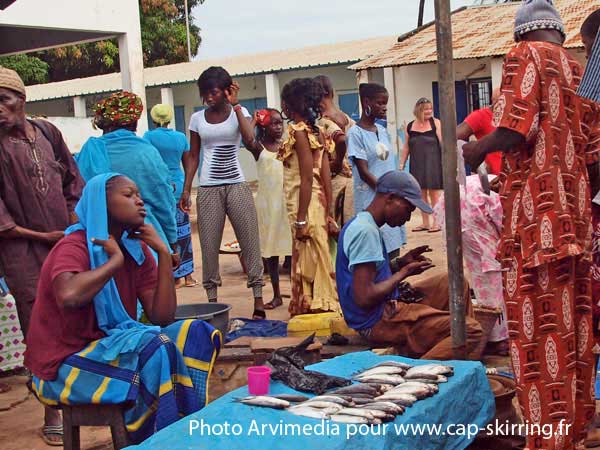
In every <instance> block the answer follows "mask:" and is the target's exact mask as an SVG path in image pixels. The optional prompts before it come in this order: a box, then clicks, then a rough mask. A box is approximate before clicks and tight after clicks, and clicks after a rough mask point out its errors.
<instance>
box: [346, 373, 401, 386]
mask: <svg viewBox="0 0 600 450" xmlns="http://www.w3.org/2000/svg"><path fill="white" fill-rule="evenodd" d="M356 379H357V380H359V381H363V382H367V383H368V382H371V383H384V384H393V385H397V384H401V383H404V382H405V381H406V380H405V379H404V378H402V377H401V376H400V375H371V376H359V377H357V378H356Z"/></svg>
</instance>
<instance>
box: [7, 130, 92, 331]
mask: <svg viewBox="0 0 600 450" xmlns="http://www.w3.org/2000/svg"><path fill="white" fill-rule="evenodd" d="M40 126H45V128H44V129H45V130H46V134H47V135H48V137H49V138H50V139H51V141H52V142H53V143H55V145H54V148H53V145H52V143H51V142H50V141H49V140H48V139H46V137H45V136H44V133H42V131H41V130H40V128H39V127H38V126H36V127H35V130H36V138H35V141H34V142H32V143H30V142H29V141H27V140H24V139H15V138H13V137H8V136H2V137H0V231H6V230H10V229H11V228H14V227H15V226H17V225H18V226H20V227H23V228H28V229H30V230H34V231H39V232H50V231H58V230H64V229H65V228H66V227H67V226H68V225H69V216H70V213H72V212H73V210H74V209H75V205H76V204H77V202H78V200H79V197H80V195H81V190H82V188H83V180H82V178H81V176H80V175H79V170H78V169H77V165H76V164H75V160H74V159H73V157H72V156H71V153H70V152H69V149H68V148H67V145H66V144H65V142H64V140H63V138H62V135H61V133H60V131H59V130H58V129H57V128H56V127H55V126H53V125H51V124H49V123H48V122H44V123H42V124H41V125H40ZM50 248H51V247H50V246H49V245H47V244H45V243H43V242H40V241H33V240H28V239H0V274H2V275H3V276H4V278H5V280H6V283H7V284H8V287H9V289H10V291H11V293H12V295H13V296H14V297H15V300H16V303H17V310H18V313H19V321H20V323H21V328H22V329H23V334H26V333H27V329H28V326H29V318H30V316H31V308H32V306H33V302H34V300H35V294H36V287H37V281H38V277H39V274H40V270H41V268H42V264H43V262H44V260H45V259H46V256H47V255H48V252H49V251H50Z"/></svg>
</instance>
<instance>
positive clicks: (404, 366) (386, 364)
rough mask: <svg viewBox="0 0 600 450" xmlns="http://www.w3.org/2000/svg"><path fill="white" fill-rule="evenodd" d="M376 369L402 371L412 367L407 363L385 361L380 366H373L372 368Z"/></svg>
mask: <svg viewBox="0 0 600 450" xmlns="http://www.w3.org/2000/svg"><path fill="white" fill-rule="evenodd" d="M375 367H400V368H401V369H404V370H408V369H410V368H411V367H412V366H411V365H410V364H406V363H403V362H399V361H383V362H380V363H379V364H377V365H375V366H373V367H372V368H375Z"/></svg>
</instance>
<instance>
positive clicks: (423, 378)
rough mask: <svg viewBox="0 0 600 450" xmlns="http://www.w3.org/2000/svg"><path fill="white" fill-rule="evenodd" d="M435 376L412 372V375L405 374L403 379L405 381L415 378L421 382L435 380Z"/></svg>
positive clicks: (433, 374)
mask: <svg viewBox="0 0 600 450" xmlns="http://www.w3.org/2000/svg"><path fill="white" fill-rule="evenodd" d="M437 377H438V376H437V375H436V374H435V373H424V372H414V373H406V374H405V375H404V378H405V379H407V380H412V379H415V378H419V379H422V380H437Z"/></svg>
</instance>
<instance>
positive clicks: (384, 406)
mask: <svg viewBox="0 0 600 450" xmlns="http://www.w3.org/2000/svg"><path fill="white" fill-rule="evenodd" d="M363 408H365V409H377V410H379V411H384V412H386V413H388V414H394V415H399V414H402V413H403V412H404V408H403V407H402V406H399V405H397V404H395V403H392V402H385V401H384V402H375V403H367V404H366V405H363Z"/></svg>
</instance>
